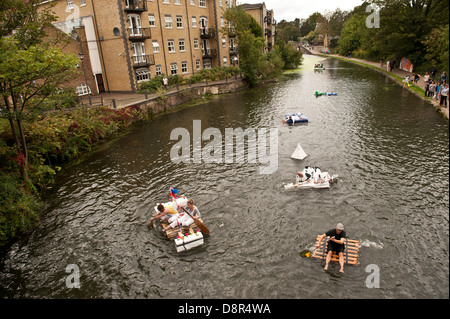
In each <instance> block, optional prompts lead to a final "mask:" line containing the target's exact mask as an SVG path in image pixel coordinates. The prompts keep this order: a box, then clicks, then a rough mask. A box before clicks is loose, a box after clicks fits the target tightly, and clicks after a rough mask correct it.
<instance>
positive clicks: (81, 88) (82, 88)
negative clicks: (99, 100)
mask: <svg viewBox="0 0 450 319" xmlns="http://www.w3.org/2000/svg"><path fill="white" fill-rule="evenodd" d="M76 91H77V94H78V96H82V95H88V94H91V88H90V87H89V85H87V84H86V83H85V84H79V85H78V86H77V89H76Z"/></svg>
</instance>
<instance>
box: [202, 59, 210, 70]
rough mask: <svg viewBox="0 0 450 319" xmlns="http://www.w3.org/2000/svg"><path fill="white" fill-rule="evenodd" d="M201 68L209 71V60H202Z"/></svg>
mask: <svg viewBox="0 0 450 319" xmlns="http://www.w3.org/2000/svg"><path fill="white" fill-rule="evenodd" d="M203 68H205V69H211V60H210V59H205V60H203Z"/></svg>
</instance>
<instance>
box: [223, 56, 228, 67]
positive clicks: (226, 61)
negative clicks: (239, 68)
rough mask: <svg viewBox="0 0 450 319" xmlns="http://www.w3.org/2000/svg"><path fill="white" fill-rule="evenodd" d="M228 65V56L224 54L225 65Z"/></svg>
mask: <svg viewBox="0 0 450 319" xmlns="http://www.w3.org/2000/svg"><path fill="white" fill-rule="evenodd" d="M227 65H228V60H227V57H226V56H224V57H223V66H227Z"/></svg>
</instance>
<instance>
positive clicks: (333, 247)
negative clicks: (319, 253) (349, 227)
mask: <svg viewBox="0 0 450 319" xmlns="http://www.w3.org/2000/svg"><path fill="white" fill-rule="evenodd" d="M327 236H329V237H330V240H329V241H328V245H327V258H326V259H325V268H324V269H325V270H328V264H329V263H330V260H331V255H332V254H333V251H334V252H335V253H336V254H337V255H338V256H339V264H340V265H341V269H340V270H339V271H340V272H342V273H343V272H344V248H345V246H344V242H345V238H346V237H347V235H346V234H345V231H344V225H342V224H341V223H339V224H337V225H336V229H330V230H329V231H327V232H326V233H325V234H323V235H321V236H320V237H319V241H318V242H317V245H316V248H319V246H320V243H321V242H322V240H323V239H324V238H325V237H327Z"/></svg>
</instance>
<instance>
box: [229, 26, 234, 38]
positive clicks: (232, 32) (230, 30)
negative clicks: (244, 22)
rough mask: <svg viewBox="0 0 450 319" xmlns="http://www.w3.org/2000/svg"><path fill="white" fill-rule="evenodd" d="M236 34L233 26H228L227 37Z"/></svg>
mask: <svg viewBox="0 0 450 319" xmlns="http://www.w3.org/2000/svg"><path fill="white" fill-rule="evenodd" d="M235 36H236V30H235V29H234V28H228V37H230V38H234V37H235Z"/></svg>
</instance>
